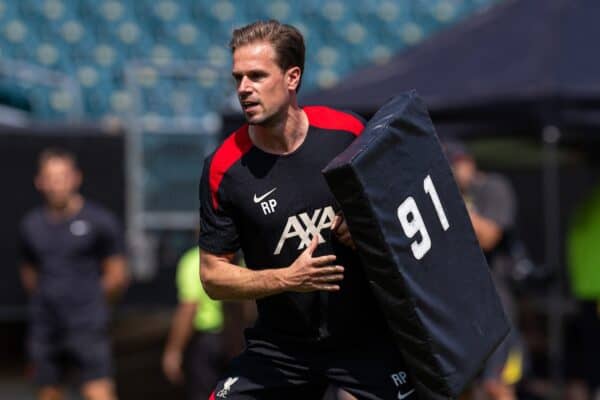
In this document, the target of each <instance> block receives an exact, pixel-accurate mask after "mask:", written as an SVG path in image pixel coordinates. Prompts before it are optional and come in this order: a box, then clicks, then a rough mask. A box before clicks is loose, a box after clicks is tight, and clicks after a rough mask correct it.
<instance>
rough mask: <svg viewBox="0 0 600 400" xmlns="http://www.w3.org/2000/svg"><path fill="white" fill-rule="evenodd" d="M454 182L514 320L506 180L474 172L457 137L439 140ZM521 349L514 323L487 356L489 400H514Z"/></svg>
mask: <svg viewBox="0 0 600 400" xmlns="http://www.w3.org/2000/svg"><path fill="white" fill-rule="evenodd" d="M444 147H445V151H446V155H447V157H448V161H449V162H450V165H451V166H452V171H453V173H454V177H455V179H456V183H457V185H458V187H459V189H460V190H461V192H462V195H463V198H464V201H465V205H466V206H467V211H468V212H469V217H470V218H471V223H472V225H473V230H474V231H475V235H476V237H477V240H478V241H479V245H480V247H481V249H482V250H483V253H484V255H485V256H486V259H487V261H488V263H489V265H490V268H491V269H492V271H491V272H492V277H493V278H494V282H495V284H496V288H497V289H498V294H499V295H500V299H501V300H502V304H503V306H504V310H505V312H506V314H507V315H508V316H509V318H511V319H512V320H513V323H514V322H516V321H515V320H516V309H515V308H516V305H515V304H514V303H515V302H514V299H513V298H512V294H511V292H510V288H509V287H508V284H507V282H505V281H506V275H507V274H508V273H509V272H508V269H509V268H510V263H511V261H510V257H509V254H508V253H509V250H508V248H507V245H508V241H509V240H510V237H509V236H510V234H511V232H512V231H513V230H514V229H515V214H516V199H515V194H514V192H513V189H512V187H511V186H510V184H509V182H508V181H507V180H506V179H505V178H504V177H502V176H501V175H498V174H491V173H483V172H481V171H479V170H478V168H477V164H476V162H475V159H474V158H473V157H472V156H471V154H470V153H469V152H468V151H467V149H466V147H465V146H464V145H463V144H462V143H460V142H457V141H448V142H446V143H445V144H444ZM522 370H523V350H522V348H521V344H520V339H519V335H518V333H517V331H516V330H515V328H514V327H513V328H512V329H511V332H510V333H509V335H508V337H507V338H506V339H505V340H504V342H502V343H501V344H500V345H499V347H498V348H497V350H496V351H495V352H494V354H493V355H492V356H491V357H490V359H488V361H487V363H486V366H485V368H484V371H483V373H482V376H481V379H482V384H481V385H480V386H481V387H477V388H475V389H476V391H477V390H480V391H482V392H483V394H484V395H485V396H487V397H488V398H491V399H494V400H514V399H516V395H515V388H514V386H515V384H516V383H517V382H518V381H519V380H520V379H521V377H522V373H523V371H522Z"/></svg>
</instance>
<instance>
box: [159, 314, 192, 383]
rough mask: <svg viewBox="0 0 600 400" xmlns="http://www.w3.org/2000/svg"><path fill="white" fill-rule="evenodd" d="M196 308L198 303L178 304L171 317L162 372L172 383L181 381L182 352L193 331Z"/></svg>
mask: <svg viewBox="0 0 600 400" xmlns="http://www.w3.org/2000/svg"><path fill="white" fill-rule="evenodd" d="M197 307H198V303H196V302H182V303H179V305H178V306H177V309H176V310H175V315H173V321H172V322H171V329H170V331H169V338H168V339H167V344H166V346H165V351H164V353H163V358H162V367H163V372H164V373H165V375H166V377H167V379H169V381H171V382H172V383H179V382H181V381H182V380H183V372H182V369H181V367H182V362H183V352H184V350H185V348H186V346H187V343H188V341H189V340H190V337H191V336H192V332H193V330H194V325H193V321H194V316H195V315H196V309H197Z"/></svg>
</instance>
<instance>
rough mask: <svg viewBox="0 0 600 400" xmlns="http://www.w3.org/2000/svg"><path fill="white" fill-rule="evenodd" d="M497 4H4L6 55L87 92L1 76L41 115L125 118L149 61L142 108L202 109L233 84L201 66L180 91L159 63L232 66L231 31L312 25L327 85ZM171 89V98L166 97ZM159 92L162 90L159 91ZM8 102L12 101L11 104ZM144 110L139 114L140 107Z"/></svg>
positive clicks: (3, 88) (473, 0)
mask: <svg viewBox="0 0 600 400" xmlns="http://www.w3.org/2000/svg"><path fill="white" fill-rule="evenodd" d="M496 1H497V0H414V1H401V2H398V1H375V0H363V1H359V0H354V1H340V0H325V1H317V0H307V1H303V2H288V1H283V0H267V1H262V2H252V3H250V2H245V1H229V0H217V1H214V0H200V1H192V0H178V1H174V0H161V1H155V0H101V1H97V0H20V1H10V0H0V26H1V27H2V28H1V32H0V56H1V58H2V59H3V60H7V59H8V60H16V61H20V62H26V63H27V64H30V65H33V66H38V67H43V68H45V69H47V70H50V71H55V72H58V73H61V74H64V75H66V76H69V77H71V78H73V79H74V80H75V81H76V83H77V84H78V85H79V87H80V91H81V96H80V97H79V96H75V95H74V94H73V93H71V92H70V91H68V90H67V91H65V90H63V89H62V88H60V87H57V86H56V85H51V84H48V83H43V82H31V81H29V80H19V79H17V80H14V79H12V77H10V76H9V77H8V78H7V77H6V75H5V74H2V78H3V79H1V80H0V92H1V93H2V96H0V100H2V101H3V102H4V103H6V104H9V105H13V106H17V107H21V108H23V109H26V110H31V112H32V114H33V116H34V117H36V118H38V119H42V120H61V119H65V118H66V117H67V116H68V115H70V114H69V110H70V109H71V108H72V107H76V106H78V105H77V104H76V103H77V102H82V104H81V105H80V106H81V107H82V109H83V112H82V113H81V114H80V115H79V118H84V119H87V120H98V119H101V118H103V117H106V116H112V115H115V116H124V115H126V114H127V113H128V112H130V111H132V108H134V107H136V103H135V101H133V99H132V98H131V93H129V92H128V90H127V87H126V82H125V69H126V66H127V65H128V64H129V63H130V62H132V61H134V60H138V61H139V60H145V61H147V62H148V66H147V68H146V69H145V70H144V72H143V73H142V74H141V75H140V77H139V78H140V79H141V80H142V83H143V87H144V93H143V96H142V97H143V98H144V101H145V102H147V104H142V105H141V106H140V105H139V104H137V106H138V107H140V109H141V110H142V112H144V113H146V112H148V113H156V114H158V115H167V116H174V115H190V114H194V115H199V114H202V113H203V112H206V111H211V110H215V109H217V110H218V108H219V107H222V103H219V102H218V101H215V93H218V94H220V97H223V93H224V91H227V90H229V89H228V88H227V87H226V86H225V83H224V82H222V81H220V80H219V79H215V78H214V77H213V78H212V79H211V76H210V74H208V75H207V74H206V73H203V72H202V71H199V73H198V76H199V78H198V80H197V85H196V86H195V87H188V88H185V90H183V91H182V90H179V89H180V88H178V87H177V82H176V81H173V80H168V79H158V78H157V77H156V76H157V74H156V73H155V72H153V69H152V68H153V66H159V65H168V64H170V63H171V62H173V61H174V60H197V61H202V62H205V63H206V64H207V65H210V66H212V67H215V68H217V69H223V68H225V67H226V66H227V65H228V63H229V57H228V54H227V50H226V44H227V40H228V38H229V34H230V31H231V29H232V28H233V27H235V26H238V25H240V24H244V23H247V22H249V21H251V20H255V19H267V18H277V19H280V20H282V21H285V22H290V23H293V24H295V25H297V26H299V27H301V29H302V30H303V31H304V33H305V35H306V37H307V40H308V42H309V46H308V57H307V74H306V77H305V82H304V90H310V89H312V88H317V87H321V88H322V87H328V86H331V85H333V84H335V83H336V82H337V81H338V80H339V79H340V78H341V77H343V76H344V75H345V74H347V73H348V72H349V71H351V70H353V69H355V68H356V67H358V66H361V65H364V64H366V63H369V62H385V61H386V59H388V58H389V57H390V55H392V54H394V53H396V52H398V51H401V50H402V49H403V48H405V47H407V46H410V45H412V44H415V43H417V42H419V41H421V40H422V39H423V38H425V37H427V36H428V35H430V34H431V33H433V32H435V31H437V30H439V29H441V28H443V27H445V26H447V25H449V24H452V23H454V22H456V21H457V20H459V19H462V18H463V17H465V16H466V15H469V14H470V13H472V12H474V11H476V10H478V9H481V8H482V7H484V6H487V5H489V4H491V3H494V2H496ZM165 93H166V95H165ZM159 94H160V95H159ZM4 99H6V100H4ZM138 111H140V110H138Z"/></svg>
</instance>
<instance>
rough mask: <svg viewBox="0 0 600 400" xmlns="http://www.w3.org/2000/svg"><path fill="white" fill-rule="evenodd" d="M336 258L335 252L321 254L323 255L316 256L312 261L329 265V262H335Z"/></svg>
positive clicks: (316, 263)
mask: <svg viewBox="0 0 600 400" xmlns="http://www.w3.org/2000/svg"><path fill="white" fill-rule="evenodd" d="M335 260H336V256H335V255H333V254H328V255H326V256H321V257H315V258H313V259H312V263H313V264H314V265H329V264H333V262H334V261H335Z"/></svg>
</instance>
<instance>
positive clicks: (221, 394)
mask: <svg viewBox="0 0 600 400" xmlns="http://www.w3.org/2000/svg"><path fill="white" fill-rule="evenodd" d="M238 379H240V378H239V377H237V376H236V377H230V378H227V380H226V381H225V383H223V389H221V390H219V391H218V392H217V397H221V398H223V399H226V398H227V395H228V394H229V392H230V391H231V386H233V384H234V383H236V382H237V381H238Z"/></svg>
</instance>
